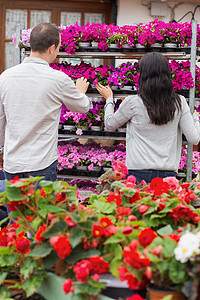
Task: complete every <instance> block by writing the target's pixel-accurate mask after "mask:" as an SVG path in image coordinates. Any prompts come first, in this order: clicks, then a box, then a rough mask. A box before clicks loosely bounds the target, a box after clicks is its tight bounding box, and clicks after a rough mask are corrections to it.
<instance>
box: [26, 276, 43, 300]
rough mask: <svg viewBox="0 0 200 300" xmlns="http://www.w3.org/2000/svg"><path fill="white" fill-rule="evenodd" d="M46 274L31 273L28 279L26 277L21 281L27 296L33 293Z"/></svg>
mask: <svg viewBox="0 0 200 300" xmlns="http://www.w3.org/2000/svg"><path fill="white" fill-rule="evenodd" d="M45 277H46V274H45V273H43V274H33V275H32V276H31V277H30V279H26V280H25V281H24V283H23V289H24V290H25V291H26V294H27V297H30V296H31V295H32V294H34V293H35V292H36V291H37V289H38V288H39V287H40V286H41V284H42V282H43V280H44V278H45Z"/></svg>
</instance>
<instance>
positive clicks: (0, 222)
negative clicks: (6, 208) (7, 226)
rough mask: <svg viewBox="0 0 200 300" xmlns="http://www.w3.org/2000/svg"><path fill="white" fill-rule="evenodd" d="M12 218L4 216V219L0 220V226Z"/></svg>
mask: <svg viewBox="0 0 200 300" xmlns="http://www.w3.org/2000/svg"><path fill="white" fill-rule="evenodd" d="M9 219H10V217H7V218H4V219H3V220H1V221H0V227H1V225H2V224H3V223H4V222H6V221H7V220H9Z"/></svg>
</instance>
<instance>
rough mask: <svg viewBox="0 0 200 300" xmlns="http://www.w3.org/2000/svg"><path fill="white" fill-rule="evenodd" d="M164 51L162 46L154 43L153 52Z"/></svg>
mask: <svg viewBox="0 0 200 300" xmlns="http://www.w3.org/2000/svg"><path fill="white" fill-rule="evenodd" d="M161 51H162V44H160V43H154V44H152V45H151V52H161Z"/></svg>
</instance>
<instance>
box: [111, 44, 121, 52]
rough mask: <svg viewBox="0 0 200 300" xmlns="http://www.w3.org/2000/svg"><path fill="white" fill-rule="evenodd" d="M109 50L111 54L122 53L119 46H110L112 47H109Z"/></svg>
mask: <svg viewBox="0 0 200 300" xmlns="http://www.w3.org/2000/svg"><path fill="white" fill-rule="evenodd" d="M108 50H109V51H110V52H118V51H120V50H121V49H120V48H119V47H118V46H117V44H110V45H109V46H108Z"/></svg>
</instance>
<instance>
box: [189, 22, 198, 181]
mask: <svg viewBox="0 0 200 300" xmlns="http://www.w3.org/2000/svg"><path fill="white" fill-rule="evenodd" d="M196 42H197V21H196V20H192V42H191V57H190V72H191V74H192V78H193V81H194V87H193V88H190V93H189V107H190V111H191V114H193V112H194V100H195V73H196ZM192 154H193V145H191V144H190V143H189V144H188V147H187V180H189V181H191V180H192Z"/></svg>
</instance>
